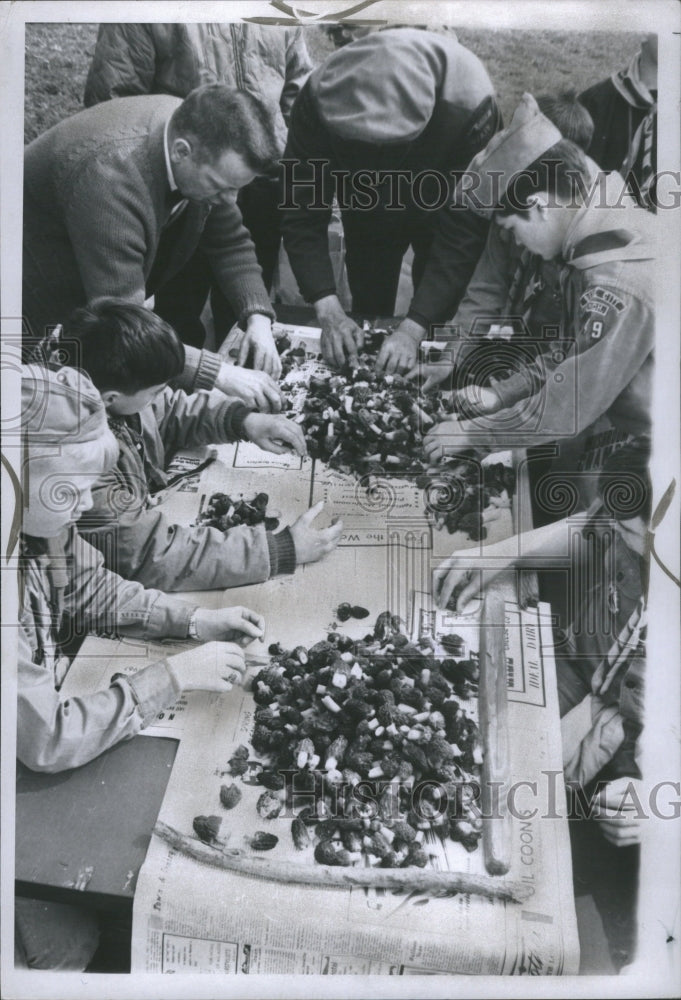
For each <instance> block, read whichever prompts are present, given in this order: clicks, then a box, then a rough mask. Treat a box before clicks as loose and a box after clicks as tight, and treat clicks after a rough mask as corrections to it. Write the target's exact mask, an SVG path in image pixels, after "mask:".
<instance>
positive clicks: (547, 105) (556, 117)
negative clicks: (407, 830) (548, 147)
mask: <svg viewBox="0 0 681 1000" xmlns="http://www.w3.org/2000/svg"><path fill="white" fill-rule="evenodd" d="M537 104H538V105H539V110H540V111H541V113H542V114H543V115H546V117H547V118H548V119H549V121H550V122H553V124H554V125H555V126H556V128H557V129H558V130H559V132H560V134H561V135H562V136H563V138H564V139H569V140H570V142H574V144H575V145H576V146H579V148H580V149H583V150H587V149H588V148H589V146H590V145H591V140H592V138H593V134H594V120H593V118H592V117H591V115H590V114H589V112H588V111H587V109H586V108H585V107H584V105H583V104H580V103H579V99H578V97H577V91H576V90H575V89H574V88H570V89H568V90H561V92H560V93H559V94H542V95H541V97H538V98H537Z"/></svg>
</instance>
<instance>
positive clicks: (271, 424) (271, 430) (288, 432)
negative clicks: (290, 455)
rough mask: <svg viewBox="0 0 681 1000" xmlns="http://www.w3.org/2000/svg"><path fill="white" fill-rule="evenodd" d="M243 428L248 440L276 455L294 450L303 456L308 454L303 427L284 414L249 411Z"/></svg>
mask: <svg viewBox="0 0 681 1000" xmlns="http://www.w3.org/2000/svg"><path fill="white" fill-rule="evenodd" d="M243 429H244V435H245V437H246V440H247V441H252V442H253V444H257V446H258V448H262V449H263V451H271V452H273V453H274V454H275V455H283V454H284V452H287V451H294V452H295V453H296V455H300V457H301V458H303V457H304V456H305V455H307V445H306V444H305V435H304V434H303V431H302V429H301V427H300V426H299V425H298V424H294V423H293V421H292V420H289V419H288V418H287V417H285V416H283V414H277V415H276V416H272V415H270V414H267V413H249V414H248V416H247V417H246V419H245V420H244V422H243Z"/></svg>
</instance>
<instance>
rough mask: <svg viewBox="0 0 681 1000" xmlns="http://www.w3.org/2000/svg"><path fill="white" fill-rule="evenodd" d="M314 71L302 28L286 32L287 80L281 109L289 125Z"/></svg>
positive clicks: (280, 105)
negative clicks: (296, 103) (297, 100)
mask: <svg viewBox="0 0 681 1000" xmlns="http://www.w3.org/2000/svg"><path fill="white" fill-rule="evenodd" d="M311 71H312V60H311V59H310V54H309V52H308V51H307V45H306V44H305V36H304V34H303V29H302V28H295V29H294V30H293V31H286V79H285V81H284V89H283V90H282V92H281V99H280V101H279V107H280V108H281V113H282V115H283V116H284V121H285V122H286V124H287V125H288V123H289V118H290V116H291V108H292V107H293V102H294V101H295V99H296V97H297V96H298V94H299V93H300V91H301V89H302V86H303V84H304V83H305V81H306V80H307V78H308V76H309V75H310V73H311Z"/></svg>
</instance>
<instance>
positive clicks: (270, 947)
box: [132, 594, 578, 975]
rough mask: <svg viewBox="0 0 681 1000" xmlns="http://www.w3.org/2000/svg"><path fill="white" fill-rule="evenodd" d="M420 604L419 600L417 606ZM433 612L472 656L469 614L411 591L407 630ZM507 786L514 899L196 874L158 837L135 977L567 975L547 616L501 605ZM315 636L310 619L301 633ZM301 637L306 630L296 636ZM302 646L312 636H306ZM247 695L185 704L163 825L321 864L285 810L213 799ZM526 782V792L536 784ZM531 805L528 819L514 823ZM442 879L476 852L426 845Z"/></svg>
mask: <svg viewBox="0 0 681 1000" xmlns="http://www.w3.org/2000/svg"><path fill="white" fill-rule="evenodd" d="M421 598H423V600H421ZM425 619H428V621H429V622H430V625H431V626H432V628H433V630H434V634H435V635H443V634H446V633H450V632H452V631H456V632H457V634H459V635H461V636H462V637H463V638H464V639H465V641H466V645H467V648H468V649H475V648H477V643H478V638H477V636H478V622H477V616H476V615H475V614H472V615H469V616H467V618H466V619H462V618H461V617H457V616H454V615H451V614H445V615H443V614H442V613H440V612H433V611H432V610H431V608H430V602H429V601H428V600H427V595H419V594H415V595H414V610H413V613H412V624H414V625H416V626H417V627H418V628H420V627H421V625H422V623H423V621H424V620H425ZM504 627H505V642H506V654H507V663H508V691H509V726H510V745H511V761H512V782H513V783H521V784H518V785H517V796H516V802H515V811H516V814H517V815H516V817H514V819H513V845H514V852H513V861H512V867H511V871H510V872H509V874H508V876H505V878H508V879H512V880H518V881H520V882H522V883H524V884H526V885H529V886H530V887H531V895H530V898H529V900H528V901H527V902H525V903H523V904H514V903H505V902H500V901H498V900H494V901H492V900H489V899H486V898H482V897H480V896H476V895H471V894H459V895H456V896H446V897H441V898H436V897H433V896H426V895H422V894H419V893H414V892H409V893H407V892H405V893H395V892H391V891H388V890H380V889H329V888H327V887H325V888H323V889H322V888H316V887H313V886H303V885H286V884H279V883H273V882H269V881H267V880H264V879H259V878H253V877H250V876H244V875H241V874H237V873H234V872H227V871H219V870H216V869H214V868H208V867H204V866H203V865H201V864H200V863H198V862H197V861H194V860H192V859H190V858H188V857H186V856H184V855H183V854H181V853H179V852H178V851H176V850H174V849H172V848H170V847H168V846H167V845H166V844H165V843H164V842H163V841H161V840H160V839H158V838H156V837H153V838H152V842H151V844H150V847H149V851H148V854H147V859H146V861H145V863H144V865H143V867H142V869H141V871H140V874H139V877H138V882H137V889H136V894H135V903H134V918H133V945H132V968H133V971H138V972H164V973H182V972H206V973H209V972H212V973H223V974H236V975H239V974H256V973H275V972H276V973H314V974H331V973H338V974H364V975H366V974H384V975H409V974H425V973H443V974H447V973H450V974H451V973H468V974H487V975H490V974H519V975H520V974H528V975H560V974H571V973H576V972H577V968H578V946H577V940H576V923H575V915H574V900H573V894H572V880H571V866H570V852H569V843H568V833H567V825H566V823H565V822H564V820H562V819H560V818H559V817H560V816H561V815H562V809H563V806H562V803H563V791H562V784H561V781H560V770H561V762H560V737H559V729H558V726H557V705H556V695H555V675H554V670H555V668H554V664H553V658H552V655H551V641H552V640H551V630H550V622H549V610H548V608H547V606H546V605H540V606H539V608H538V609H531V610H528V611H520V610H519V609H518V607H517V606H515V605H507V610H506V620H505V623H504ZM308 629H309V626H308ZM303 632H305V630H303ZM300 638H301V641H303V642H304V641H309V631H308V633H307V635H305V634H303V635H301V637H300ZM254 707H255V705H254V702H253V700H252V698H251V696H250V695H249V693H248V692H247V691H245V690H242V691H241V690H240V691H239V692H238V693H232V694H231V695H229V696H218V697H217V698H216V699H215V700H213V701H212V702H211V703H210V704H205V703H204V704H202V705H201V706H200V707H199V706H198V705H196V706H193V707H192V708H191V710H190V711H191V713H192V714H194V713H195V712H198V713H199V714H200V721H199V718H198V717H196V716H195V721H196V723H197V724H195V725H189V724H188V725H185V726H184V728H183V730H182V734H181V741H180V746H179V749H178V753H177V757H176V759H175V764H174V767H173V771H172V774H171V777H170V781H169V783H168V787H167V791H166V796H165V799H164V803H163V806H162V809H161V813H160V816H159V819H160V820H161V821H162V822H164V823H167V824H169V825H170V826H172V827H174V828H175V829H177V830H178V831H180V832H182V833H184V834H186V835H189V836H191V835H192V820H193V818H194V817H195V816H197V815H211V814H221V815H222V816H223V822H222V826H221V833H224V834H225V839H226V842H227V846H230V847H241V848H243V847H244V843H245V838H246V837H247V836H250V835H252V834H253V833H254V832H255V831H256V830H258V829H266V830H268V831H270V832H273V833H275V834H276V835H277V836H278V837H279V843H278V844H277V846H276V847H275V848H274V850H273V851H271V852H270V854H269V855H268V857H271V858H272V859H273V860H277V859H278V860H282V861H293V862H294V863H297V864H300V865H304V864H315V862H314V860H313V859H312V856H311V852H309V851H306V852H302V853H300V852H297V851H296V850H295V849H294V847H293V844H292V842H291V838H290V832H289V831H290V816H289V817H288V818H286V817H284V816H283V815H281V816H280V817H277V818H276V819H273V820H269V821H267V820H262V819H260V818H259V817H258V816H257V813H256V810H255V803H256V800H257V798H258V796H259V795H260V794H261V792H262V787H261V786H260V785H258V784H257V783H254V784H253V785H251V784H250V783H249V782H248V781H242V782H241V784H240V789H241V791H242V795H243V798H242V801H241V802H240V804H239V807H238V808H237V809H235V810H232V811H230V812H229V813H228V812H226V811H225V810H223V809H222V807H221V805H220V803H219V790H220V786H221V784H223V783H225V782H230V781H231V780H233V779H231V778H230V777H229V768H228V765H227V761H228V760H229V758H230V757H231V756H232V755H233V752H234V749H235V748H236V747H237V746H238V745H239V744H248V743H249V740H250V735H251V731H252V725H253V710H254ZM533 783H535V784H534V786H533ZM524 812H527V818H521V816H522V814H523V813H524ZM428 849H429V851H433V852H434V855H435V856H434V858H432V860H431V863H432V864H433V865H434V866H435V867H436V868H439V869H440V870H448V869H449V870H462V871H467V872H471V873H484V863H483V855H482V851H481V850H480V849H478V850H477V851H475V852H474V853H472V854H468V853H467V852H466V851H465V850H464V848H463V847H462V846H461V845H460V844H456V843H454V842H452V841H448V842H447V843H446V846H443V844H442V842H440V841H439V840H437V839H436V838H433V840H432V841H431V842H429V843H428Z"/></svg>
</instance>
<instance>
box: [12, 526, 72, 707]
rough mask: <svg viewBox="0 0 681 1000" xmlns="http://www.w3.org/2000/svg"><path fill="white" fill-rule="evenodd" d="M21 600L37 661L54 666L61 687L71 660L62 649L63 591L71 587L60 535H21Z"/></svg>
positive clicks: (56, 684) (49, 666)
mask: <svg viewBox="0 0 681 1000" xmlns="http://www.w3.org/2000/svg"><path fill="white" fill-rule="evenodd" d="M21 543H22V559H21V573H22V587H21V600H22V602H23V601H24V600H25V599H26V598H28V601H29V604H30V613H31V619H32V625H33V628H34V629H35V639H36V656H37V660H36V662H37V663H40V664H43V665H44V666H45V667H48V668H50V669H52V671H53V673H54V681H55V686H56V687H57V688H58V687H60V685H61V683H62V681H63V679H64V676H65V674H66V671H67V670H68V666H69V660H68V658H67V657H64V656H62V655H61V653H60V650H59V635H60V633H61V631H62V627H63V624H64V594H65V592H66V589H67V587H68V583H69V577H68V572H67V557H66V553H65V551H64V546H63V545H62V543H61V541H60V540H59V539H58V538H49V539H45V538H34V537H32V536H30V535H22V539H21Z"/></svg>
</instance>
